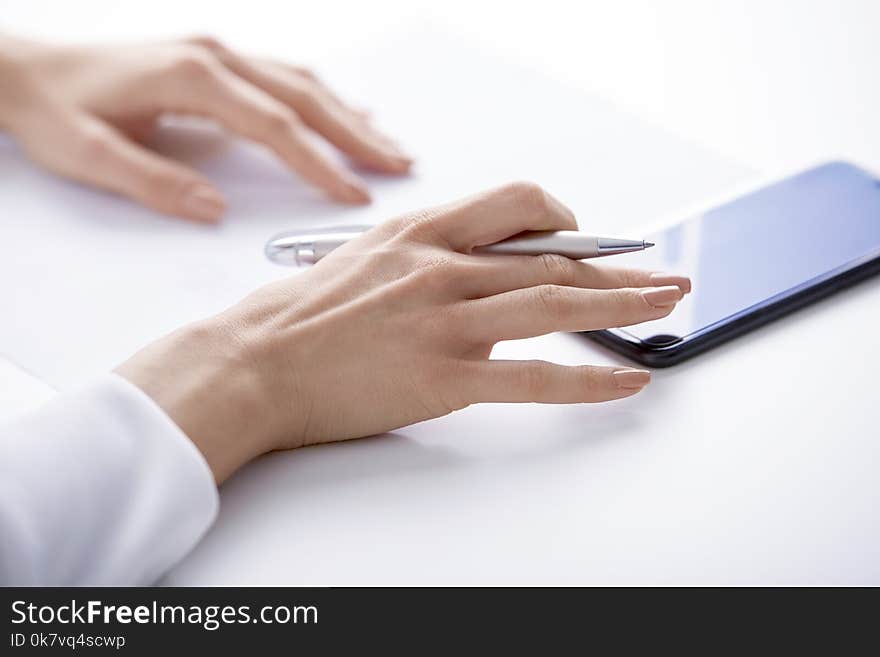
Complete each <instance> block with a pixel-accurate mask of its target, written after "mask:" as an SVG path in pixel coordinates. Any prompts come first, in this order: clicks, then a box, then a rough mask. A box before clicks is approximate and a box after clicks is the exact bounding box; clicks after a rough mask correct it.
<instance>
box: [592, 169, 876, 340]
mask: <svg viewBox="0 0 880 657" xmlns="http://www.w3.org/2000/svg"><path fill="white" fill-rule="evenodd" d="M646 239H648V240H650V241H652V242H654V243H655V244H656V246H655V247H654V248H652V249H649V250H647V251H643V252H640V253H633V254H626V255H624V256H619V257H618V256H615V257H614V259H613V260H614V264H615V265H617V264H622V265H625V266H632V267H638V268H642V269H651V270H658V271H667V272H670V273H676V274H685V275H689V276H690V277H691V278H692V280H693V284H694V287H693V292H692V293H691V294H690V295H688V296H686V297H685V299H684V300H683V301H682V302H681V303H679V304H678V307H677V308H676V310H675V312H673V313H672V314H671V315H670V316H669V317H666V318H664V319H659V320H656V321H651V322H645V323H644V324H639V325H636V326H630V327H626V328H624V329H617V330H615V332H621V333H626V334H629V335H630V336H632V337H634V338H636V339H638V340H641V341H649V342H652V343H654V344H663V343H666V342H671V341H672V340H669V339H666V338H664V337H663V336H671V337H673V338H686V337H687V336H690V335H693V334H695V333H698V332H700V331H701V330H703V329H706V328H708V327H710V326H712V325H714V324H717V323H719V322H721V323H724V320H725V319H729V318H733V317H734V316H736V315H741V314H743V312H744V311H750V310H754V309H756V308H760V306H761V304H763V303H766V302H768V301H769V300H770V299H771V298H773V297H777V296H779V295H782V296H784V295H785V293H786V292H790V291H793V290H794V288H802V287H804V286H808V285H810V284H811V283H818V282H820V281H822V280H823V279H826V278H828V277H830V276H833V275H834V274H836V273H838V272H839V271H840V270H845V269H847V268H849V267H850V266H855V265H857V264H860V262H863V261H865V260H867V259H870V258H871V257H872V256H878V255H880V181H878V180H877V179H875V178H874V177H873V176H871V175H869V174H868V173H867V172H865V171H862V170H861V169H859V168H857V167H854V166H852V165H850V164H846V163H843V162H832V163H829V164H825V165H822V166H819V167H817V168H815V169H810V170H809V171H805V172H803V173H801V174H798V175H796V176H794V177H792V178H787V179H786V180H783V181H782V182H779V183H776V184H774V185H771V186H769V187H765V188H763V189H760V190H758V191H756V192H753V193H751V194H749V195H748V196H743V197H741V198H739V199H736V200H735V201H732V202H730V203H727V204H725V205H722V206H720V207H717V208H715V209H713V210H710V211H708V212H705V213H703V214H700V215H698V216H695V217H692V218H690V219H687V220H686V221H683V222H682V223H680V224H677V225H675V226H672V227H670V228H668V229H666V230H663V231H661V232H658V233H655V234H653V235H650V236H647V237H646ZM609 262H610V261H609ZM652 338H653V340H652Z"/></svg>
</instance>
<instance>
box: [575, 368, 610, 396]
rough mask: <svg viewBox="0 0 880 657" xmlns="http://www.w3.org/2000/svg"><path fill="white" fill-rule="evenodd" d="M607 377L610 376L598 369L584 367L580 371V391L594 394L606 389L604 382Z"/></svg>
mask: <svg viewBox="0 0 880 657" xmlns="http://www.w3.org/2000/svg"><path fill="white" fill-rule="evenodd" d="M609 377H610V374H607V373H605V372H604V371H603V370H602V369H600V368H596V367H590V366H585V367H583V368H581V370H580V377H579V379H580V385H581V389H582V390H584V391H585V392H587V393H591V392H595V391H596V390H599V389H601V388H604V387H606V380H607V379H608V378H609Z"/></svg>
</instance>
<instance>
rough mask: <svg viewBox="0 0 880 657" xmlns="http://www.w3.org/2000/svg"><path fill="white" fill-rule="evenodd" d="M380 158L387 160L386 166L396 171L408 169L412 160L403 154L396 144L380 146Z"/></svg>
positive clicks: (388, 143)
mask: <svg viewBox="0 0 880 657" xmlns="http://www.w3.org/2000/svg"><path fill="white" fill-rule="evenodd" d="M381 151H382V156H383V157H384V158H385V159H386V160H387V162H388V164H389V165H390V166H391V167H392V168H393V169H395V170H397V171H405V170H406V169H409V168H410V167H411V166H412V164H413V162H414V160H413V158H411V157H410V156H409V155H407V154H406V153H404V152H403V151H402V150H401V149H400V148H398V147H397V145H396V144H393V143H391V142H387V141H386V142H385V143H383V144H382V146H381Z"/></svg>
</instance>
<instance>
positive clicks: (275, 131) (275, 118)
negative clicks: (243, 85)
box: [261, 108, 295, 136]
mask: <svg viewBox="0 0 880 657" xmlns="http://www.w3.org/2000/svg"><path fill="white" fill-rule="evenodd" d="M261 122H262V130H261V132H262V133H263V134H265V135H268V136H276V135H281V134H284V133H287V132H289V131H290V130H292V129H293V128H294V126H295V122H294V116H293V113H292V112H288V111H285V110H283V109H281V108H278V109H267V110H266V111H265V112H263V115H262V118H261Z"/></svg>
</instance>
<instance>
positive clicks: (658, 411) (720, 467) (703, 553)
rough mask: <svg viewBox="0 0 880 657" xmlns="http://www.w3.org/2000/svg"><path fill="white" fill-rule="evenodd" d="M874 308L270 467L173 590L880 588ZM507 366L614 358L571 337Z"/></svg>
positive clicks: (243, 490) (815, 315) (9, 402)
mask: <svg viewBox="0 0 880 657" xmlns="http://www.w3.org/2000/svg"><path fill="white" fill-rule="evenodd" d="M35 4H37V5H38V4H39V3H35ZM18 13H19V14H20V15H18V16H15V15H13V17H12V19H11V20H12V23H13V26H14V25H15V21H16V20H18V21H19V23H20V24H21V25H32V26H37V25H38V22H37V21H36V20H31V22H30V23H28V20H30V19H28V17H27V16H24V14H25V13H26V12H24V10H23V9H21V8H19V10H18ZM119 20H121V19H119ZM230 21H231V19H230ZM230 21H227V26H231V25H232V22H230ZM190 22H191V21H190ZM211 22H213V24H214V25H217V24H218V23H217V20H216V17H215V18H212V19H211ZM60 23H64V21H60ZM55 24H56V25H58V24H59V22H56V23H55ZM111 25H112V21H111ZM54 29H55V30H56V31H58V28H57V27H56V28H54ZM149 29H152V30H154V31H156V30H158V25H157V24H156V23H153V24H152V27H150V28H149ZM215 29H216V28H215ZM230 29H231V27H230ZM35 31H42V32H46V31H47V30H46V29H41V30H40V29H36V30H35ZM872 98H873V96H872ZM866 102H867V101H866ZM738 129H739V130H743V129H744V128H743V127H742V126H739V127H738ZM865 134H866V135H867V137H866V139H868V140H870V139H874V138H875V136H876V135H877V131H876V128H874V127H872V126H868V125H867V124H866V125H865ZM841 150H842V151H843V154H848V151H847V150H846V149H845V148H843V149H841ZM839 153H840V151H838V154H839ZM856 154H858V153H856ZM759 159H760V158H756V161H755V162H754V163H753V164H754V165H756V166H761V165H762V162H759V161H757V160H759ZM862 161H864V158H862ZM868 163H869V164H870V163H871V162H868ZM765 168H772V167H765ZM878 294H880V280H873V281H869V282H866V283H863V284H861V285H860V286H858V287H856V288H853V289H851V290H848V291H846V292H844V293H842V294H839V295H836V296H835V297H833V298H831V299H828V300H826V301H824V302H823V303H821V304H820V305H817V306H814V307H811V308H809V309H806V310H803V311H801V312H799V313H797V314H796V315H794V316H791V317H788V318H786V319H783V320H782V321H779V322H776V323H774V324H773V325H771V326H768V327H765V328H763V329H761V330H760V331H758V332H756V333H753V334H751V335H750V336H748V337H746V338H743V339H739V340H737V341H735V342H732V343H729V344H728V345H726V346H724V347H721V348H719V349H716V350H714V351H712V352H710V353H708V354H705V355H703V356H701V357H699V358H698V359H695V360H693V361H691V362H689V363H686V364H683V365H680V366H677V367H675V368H672V369H668V370H658V371H656V372H655V381H654V383H653V384H652V386H650V387H649V389H648V390H647V391H645V392H644V393H642V394H641V395H639V396H637V397H636V398H632V399H628V400H623V401H620V402H615V403H611V404H606V405H601V406H586V405H585V406H570V407H558V406H553V407H540V406H533V405H523V406H502V405H485V406H480V407H474V408H471V409H467V410H465V411H463V412H460V413H458V414H455V415H453V416H450V417H447V418H443V419H440V420H436V421H432V422H427V423H423V424H421V425H417V426H414V427H409V428H406V429H402V430H400V431H398V432H395V433H394V434H393V435H391V436H384V437H378V438H371V439H366V440H363V441H356V442H350V443H344V444H338V445H329V446H323V447H320V448H309V449H304V450H298V451H296V452H292V453H287V454H277V455H273V456H271V457H268V458H264V459H261V460H260V461H258V462H256V463H254V464H252V465H251V466H249V467H248V468H246V469H245V470H243V471H242V472H241V473H240V474H239V475H238V476H236V477H234V478H233V479H232V480H231V481H230V482H229V483H228V484H227V485H225V486H224V488H223V490H222V505H223V510H222V513H221V516H220V518H219V519H218V522H217V524H216V525H215V527H214V528H213V529H212V531H211V532H210V533H209V535H208V536H207V537H206V539H205V540H204V541H203V542H202V543H201V544H200V545H199V546H198V547H197V548H196V550H195V551H194V552H193V553H192V554H191V555H190V556H189V557H188V558H187V559H186V560H185V561H184V562H183V563H182V564H180V565H179V566H178V567H177V568H176V569H175V570H174V571H172V573H170V574H169V576H168V577H167V579H166V582H167V583H170V584H245V583H249V584H254V583H256V584H318V585H321V584H413V583H436V584H489V583H494V584H594V583H608V584H629V583H632V584H648V583H874V584H877V583H880V557H878V554H880V525H878V521H877V514H876V508H877V506H878V502H880V499H878V498H880V484H878V482H877V477H876V474H875V468H876V463H877V462H878V456H880V441H878V437H880V430H878V428H877V422H876V415H877V411H876V403H875V400H876V398H877V394H876V390H877V375H876V372H877V371H878V370H880V349H878V347H877V346H876V344H875V343H874V342H873V335H874V334H876V326H877V325H878V321H880V310H878V308H880V305H878V303H877V299H878ZM841 336H842V337H843V339H841ZM0 349H2V346H0ZM497 353H498V355H500V356H505V357H540V358H546V359H549V360H556V361H558V362H586V361H590V360H592V361H596V362H611V361H617V362H619V361H618V359H617V358H616V357H613V356H611V355H609V354H608V353H607V352H603V351H601V350H600V349H599V348H597V347H595V346H593V345H592V344H590V343H588V342H586V341H585V340H583V339H582V338H580V337H578V336H571V335H552V336H546V337H544V338H540V339H536V340H529V341H522V342H516V343H508V344H504V345H501V346H500V347H499V350H498V351H497ZM0 390H2V391H3V396H4V397H5V399H6V406H5V410H9V409H10V408H12V407H13V406H15V407H16V408H23V407H24V406H25V405H27V404H31V405H33V404H36V403H38V402H39V401H40V400H42V399H44V398H45V397H46V396H47V395H48V394H49V393H48V391H47V389H46V388H45V387H44V386H43V385H42V384H40V383H38V382H35V381H34V380H33V379H32V378H29V377H28V376H27V375H25V374H23V373H20V372H16V371H14V370H13V369H12V368H10V367H8V366H6V365H4V366H3V367H0ZM16 404H17V405H18V406H16Z"/></svg>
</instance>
